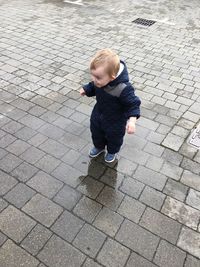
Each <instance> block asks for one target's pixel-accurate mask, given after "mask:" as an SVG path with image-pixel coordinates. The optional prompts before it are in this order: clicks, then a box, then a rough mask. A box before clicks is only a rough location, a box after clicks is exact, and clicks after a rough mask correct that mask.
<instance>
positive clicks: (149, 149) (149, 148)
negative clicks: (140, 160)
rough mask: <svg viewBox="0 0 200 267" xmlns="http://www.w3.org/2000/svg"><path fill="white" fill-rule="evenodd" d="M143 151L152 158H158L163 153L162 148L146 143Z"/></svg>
mask: <svg viewBox="0 0 200 267" xmlns="http://www.w3.org/2000/svg"><path fill="white" fill-rule="evenodd" d="M144 151H145V152H148V153H150V154H152V155H154V156H157V157H160V156H161V155H162V153H163V151H164V148H163V147H161V146H159V145H157V144H154V143H150V142H148V143H147V145H146V146H145V148H144Z"/></svg>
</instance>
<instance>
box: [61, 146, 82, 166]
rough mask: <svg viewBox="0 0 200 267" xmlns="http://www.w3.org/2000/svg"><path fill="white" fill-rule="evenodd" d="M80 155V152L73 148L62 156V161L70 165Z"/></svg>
mask: <svg viewBox="0 0 200 267" xmlns="http://www.w3.org/2000/svg"><path fill="white" fill-rule="evenodd" d="M80 156H81V154H80V153H79V152H77V151H76V150H73V149H71V150H69V151H68V152H67V153H66V154H65V155H64V156H63V157H62V161H64V162H65V163H67V164H69V165H73V164H74V163H75V162H76V161H77V160H78V159H79V158H80Z"/></svg>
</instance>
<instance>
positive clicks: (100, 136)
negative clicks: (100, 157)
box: [90, 118, 106, 149]
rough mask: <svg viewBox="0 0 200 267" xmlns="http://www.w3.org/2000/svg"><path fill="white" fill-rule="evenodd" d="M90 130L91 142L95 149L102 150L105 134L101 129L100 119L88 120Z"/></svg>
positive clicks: (104, 143) (104, 144)
mask: <svg viewBox="0 0 200 267" xmlns="http://www.w3.org/2000/svg"><path fill="white" fill-rule="evenodd" d="M90 130H91V133H92V141H93V144H94V146H95V147H96V148H99V149H104V148H105V146H106V138H105V132H104V131H103V129H102V126H101V122H100V118H91V119H90Z"/></svg>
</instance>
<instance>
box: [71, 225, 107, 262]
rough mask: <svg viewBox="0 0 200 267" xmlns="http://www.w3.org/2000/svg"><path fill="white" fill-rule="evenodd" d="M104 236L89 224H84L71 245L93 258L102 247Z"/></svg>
mask: <svg viewBox="0 0 200 267" xmlns="http://www.w3.org/2000/svg"><path fill="white" fill-rule="evenodd" d="M105 239H106V236H105V235H104V234H103V233H102V232H100V231H99V230H97V229H95V228H94V227H92V226H91V225H89V224H85V225H84V226H83V228H82V229H81V231H80V232H79V233H78V235H77V236H76V238H75V239H74V241H73V245H74V246H76V247H77V248H79V249H80V250H81V251H82V252H84V253H85V254H87V255H89V256H90V257H92V258H94V257H95V256H96V255H97V253H98V251H99V250H100V248H101V247H102V245H103V243H104V241H105Z"/></svg>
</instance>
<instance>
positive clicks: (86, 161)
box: [73, 156, 106, 180]
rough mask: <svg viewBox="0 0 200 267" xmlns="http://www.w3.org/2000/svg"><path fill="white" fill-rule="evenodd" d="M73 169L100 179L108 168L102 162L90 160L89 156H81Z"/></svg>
mask: <svg viewBox="0 0 200 267" xmlns="http://www.w3.org/2000/svg"><path fill="white" fill-rule="evenodd" d="M73 167H74V168H76V169H77V170H79V171H81V172H83V173H84V174H85V175H88V176H91V177H93V178H95V179H97V180H98V179H99V178H100V177H101V176H102V174H103V173H104V172H105V170H106V166H105V165H104V164H102V163H101V162H100V161H96V160H95V159H90V158H89V157H88V156H81V157H80V158H79V159H78V160H77V161H76V162H75V163H74V164H73Z"/></svg>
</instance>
